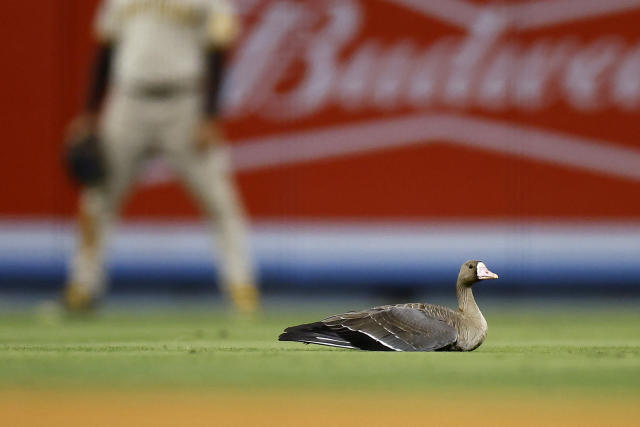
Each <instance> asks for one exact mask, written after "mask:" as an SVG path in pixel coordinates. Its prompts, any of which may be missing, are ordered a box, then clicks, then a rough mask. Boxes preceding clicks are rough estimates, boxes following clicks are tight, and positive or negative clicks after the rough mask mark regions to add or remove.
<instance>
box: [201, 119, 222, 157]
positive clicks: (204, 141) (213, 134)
mask: <svg viewBox="0 0 640 427" xmlns="http://www.w3.org/2000/svg"><path fill="white" fill-rule="evenodd" d="M195 143H196V149H197V150H198V151H205V150H207V149H208V148H210V147H212V146H215V145H221V144H223V143H224V132H223V129H222V124H221V122H220V121H219V120H216V119H203V120H202V122H200V125H199V126H198V129H197V134H196V141H195Z"/></svg>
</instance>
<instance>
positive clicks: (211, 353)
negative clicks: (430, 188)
mask: <svg viewBox="0 0 640 427" xmlns="http://www.w3.org/2000/svg"><path fill="white" fill-rule="evenodd" d="M481 304H482V303H481ZM485 305H486V304H485ZM365 306H366V305H365ZM560 307H561V305H555V306H554V307H552V308H548V307H545V306H544V305H535V304H534V305H528V306H521V307H519V306H508V305H504V304H489V305H488V306H487V307H486V308H485V309H484V313H485V317H486V318H487V321H488V323H489V336H488V338H487V340H486V341H485V343H484V344H483V345H482V346H481V347H480V348H479V349H477V350H476V351H474V352H471V353H387V352H383V353H374V352H362V351H351V350H342V349H333V348H328V347H320V346H313V345H308V346H307V345H303V344H297V343H281V342H278V341H277V336H278V334H279V333H280V332H281V330H282V329H283V328H284V327H286V326H288V325H292V324H296V323H302V322H307V321H312V320H316V319H318V318H322V317H323V316H324V315H327V314H331V313H332V312H333V310H332V307H327V309H326V310H324V309H323V310H319V308H318V307H315V308H313V309H311V310H308V309H305V310H304V311H296V310H295V309H291V308H286V307H284V306H282V305H279V306H277V307H271V309H270V308H269V307H267V310H265V312H264V313H263V314H262V315H260V316H257V317H256V318H254V319H243V318H238V317H235V316H233V315H229V314H227V313H225V312H224V311H220V310H216V311H213V310H211V311H210V310H206V309H204V308H203V307H202V306H198V307H194V308H191V309H170V308H158V309H144V310H142V311H137V310H134V309H127V310H118V309H110V310H106V311H104V312H102V313H100V314H99V315H98V316H96V317H95V318H90V319H82V318H64V317H62V318H51V317H50V316H44V317H43V316H42V315H41V314H37V313H35V312H31V311H27V312H20V311H10V312H5V313H4V314H0V388H1V389H2V390H5V391H11V390H22V391H24V390H27V391H29V390H39V391H43V390H45V391H46V390H66V391H67V392H70V393H73V392H74V391H80V390H83V391H86V390H95V391H100V390H111V391H113V390H117V391H120V392H122V391H123V390H124V391H126V392H128V393H137V392H141V391H144V392H149V391H153V390H156V391H163V390H164V391H172V392H175V391H176V390H181V391H185V392H189V393H215V392H218V391H224V392H227V393H230V392H233V393H243V392H245V393H248V392H252V393H264V394H270V393H289V394H290V395H291V394H296V393H298V392H299V391H304V392H305V393H319V394H322V393H325V394H328V395H332V393H333V392H334V391H336V390H339V391H340V393H344V394H350V395H358V394H360V395H371V396H374V395H378V396H380V395H386V396H389V395H393V396H403V395H406V396H409V395H410V396H416V395H421V396H433V395H439V396H455V395H460V394H462V395H468V396H475V395H485V396H487V395H501V396H512V397H513V396H521V397H522V398H523V399H525V398H526V396H532V397H534V396H537V397H544V398H547V399H551V400H553V399H570V398H575V399H595V401H599V402H604V401H607V399H610V400H611V401H614V400H615V401H625V400H627V399H631V400H636V399H638V398H640V314H639V312H638V310H637V309H635V307H634V305H633V304H632V305H626V306H625V307H622V308H619V307H615V306H612V305H607V306H598V305H595V306H594V305H590V306H589V307H582V308H580V307H573V308H572V309H570V310H569V311H563V310H561V308H560ZM342 308H344V307H340V308H336V307H333V309H342ZM603 399H604V400H603Z"/></svg>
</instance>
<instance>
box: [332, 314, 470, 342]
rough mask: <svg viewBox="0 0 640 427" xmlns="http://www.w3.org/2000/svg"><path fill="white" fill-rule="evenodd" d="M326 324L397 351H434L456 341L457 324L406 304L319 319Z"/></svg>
mask: <svg viewBox="0 0 640 427" xmlns="http://www.w3.org/2000/svg"><path fill="white" fill-rule="evenodd" d="M322 323H323V324H325V325H326V326H328V327H329V328H331V329H333V330H336V331H340V330H345V329H346V330H348V331H353V332H357V333H360V334H364V335H366V336H368V337H369V338H371V339H373V340H375V341H376V342H378V343H380V344H382V345H384V346H385V347H388V348H389V349H391V350H396V351H433V350H438V349H441V348H444V347H447V346H449V345H451V344H453V343H455V342H456V340H457V336H458V332H457V331H456V328H454V327H453V326H451V325H450V324H448V323H446V322H445V321H443V320H441V319H440V318H437V317H435V316H433V315H430V314H429V313H428V312H426V311H425V310H421V309H418V308H414V307H409V306H385V307H378V308H373V309H371V310H367V311H358V312H348V313H344V314H338V315H335V316H331V317H328V318H326V319H324V320H323V321H322Z"/></svg>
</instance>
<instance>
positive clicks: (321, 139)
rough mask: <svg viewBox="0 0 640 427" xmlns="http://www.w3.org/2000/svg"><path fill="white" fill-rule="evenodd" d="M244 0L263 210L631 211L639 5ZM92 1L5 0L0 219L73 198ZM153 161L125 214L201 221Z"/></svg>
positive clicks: (250, 122) (328, 213) (313, 213)
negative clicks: (71, 164) (71, 160)
mask: <svg viewBox="0 0 640 427" xmlns="http://www.w3.org/2000/svg"><path fill="white" fill-rule="evenodd" d="M237 3H238V5H239V7H240V8H241V9H242V10H243V20H244V22H245V30H244V33H243V36H242V39H241V40H240V41H239V43H238V45H237V48H236V54H235V57H234V60H233V63H232V74H231V75H232V76H233V77H232V78H231V79H230V81H228V92H227V94H228V97H227V101H228V102H227V109H226V111H227V124H228V133H229V135H230V137H231V139H232V140H233V146H234V156H235V158H236V161H237V167H238V181H239V183H240V186H241V189H242V192H243V194H244V196H245V200H246V204H247V206H248V209H249V211H250V213H251V215H252V217H253V218H254V219H270V218H283V217H296V218H319V219H323V220H332V219H337V220H341V219H360V218H371V219H376V220H378V219H380V220H382V219H400V220H437V219H443V218H447V219H450V218H454V219H455V218H457V219H474V220H475V219H503V218H505V219H524V220H528V219H552V218H553V219H568V220H572V219H584V218H586V219H605V220H617V219H621V220H632V221H637V220H639V219H640V198H639V197H638V195H639V194H640V142H639V141H640V139H639V138H638V137H639V136H640V130H639V129H640V127H639V124H638V113H639V112H640V26H638V24H637V23H638V20H639V19H640V2H637V1H631V0H610V1H607V2H594V1H586V0H557V1H541V0H539V1H508V2H507V1H503V2H476V1H462V0H460V1H458V0H452V1H447V2H445V1H434V2H431V1H418V0H366V1H365V0H336V1H322V2H320V1H313V0H308V1H294V0H282V1H266V0H265V1H259V0H243V1H238V2H237ZM95 4H96V2H95V1H94V0H91V1H89V0H42V1H38V2H37V6H36V5H34V2H22V1H17V0H10V1H6V2H2V5H0V10H1V11H2V16H3V17H4V19H3V21H4V22H3V25H2V26H0V36H2V39H3V40H4V41H5V49H4V52H5V54H4V55H3V57H2V59H1V61H2V66H1V67H0V69H1V70H2V78H1V79H0V86H1V87H2V94H3V106H2V108H1V110H0V113H1V115H2V123H3V136H4V143H3V145H2V147H3V149H2V156H1V157H0V170H1V171H2V172H1V176H2V182H3V183H4V184H3V185H2V186H0V214H2V215H3V216H9V217H19V218H20V217H62V218H66V217H70V216H72V214H73V212H74V210H75V196H76V190H75V189H74V188H73V186H72V185H71V184H70V183H69V182H68V181H67V180H66V179H65V177H64V174H63V171H62V170H61V167H60V161H59V159H60V153H61V145H62V142H61V140H62V133H63V129H64V125H65V123H66V122H67V121H68V120H69V118H70V117H71V116H72V115H73V113H74V112H75V111H76V110H77V107H78V106H79V105H81V103H82V97H83V93H84V87H85V86H86V74H87V64H88V63H89V57H90V51H91V45H92V42H91V37H90V34H91V31H90V27H91V17H92V14H93V13H94V8H95ZM152 175H153V176H154V177H155V178H153V179H152V178H148V179H147V182H146V184H144V188H143V189H142V190H141V191H139V192H137V193H136V195H135V196H134V198H133V199H132V200H131V203H129V204H128V206H127V212H128V215H131V216H135V217H152V218H162V217H191V216H193V215H195V213H196V210H195V209H194V206H193V205H192V204H191V202H190V201H189V200H188V199H187V198H186V197H185V195H184V194H183V193H182V191H181V190H180V189H179V187H178V186H177V185H176V184H175V183H172V182H167V181H166V175H165V174H164V172H163V169H162V166H160V167H156V170H155V173H154V174H152ZM158 176H159V177H160V178H158Z"/></svg>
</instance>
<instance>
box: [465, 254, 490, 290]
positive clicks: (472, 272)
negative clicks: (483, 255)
mask: <svg viewBox="0 0 640 427" xmlns="http://www.w3.org/2000/svg"><path fill="white" fill-rule="evenodd" d="M497 278H498V275H497V274H496V273H493V272H492V271H490V270H489V269H488V268H487V266H486V265H485V264H484V262H482V261H477V260H471V261H467V262H465V263H464V264H462V267H460V274H458V284H461V285H465V286H472V285H473V284H474V283H476V282H479V281H480V280H489V279H497Z"/></svg>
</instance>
